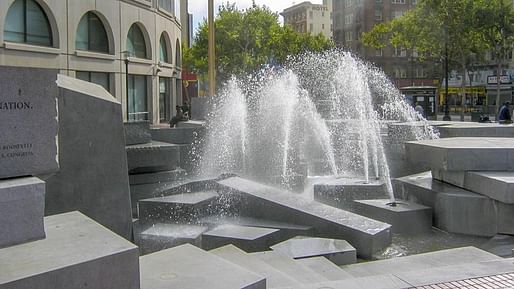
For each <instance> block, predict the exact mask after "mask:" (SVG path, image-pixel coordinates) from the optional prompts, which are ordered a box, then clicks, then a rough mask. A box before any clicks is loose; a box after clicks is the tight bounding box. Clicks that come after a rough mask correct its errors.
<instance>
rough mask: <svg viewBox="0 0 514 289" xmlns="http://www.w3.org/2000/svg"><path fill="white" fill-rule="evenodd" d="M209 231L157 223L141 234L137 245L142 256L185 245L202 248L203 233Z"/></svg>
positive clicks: (195, 226) (194, 227)
mask: <svg viewBox="0 0 514 289" xmlns="http://www.w3.org/2000/svg"><path fill="white" fill-rule="evenodd" d="M207 229H208V228H207V227H204V226H198V225H181V224H163V223H157V224H154V225H152V226H150V227H149V228H148V229H146V230H144V231H142V232H141V233H140V236H139V238H138V240H139V242H138V244H137V245H138V246H139V250H140V252H141V254H142V255H146V254H150V253H154V252H157V251H162V250H164V249H168V248H172V247H176V246H179V245H183V244H192V245H195V246H197V247H201V246H202V233H204V232H205V231H207Z"/></svg>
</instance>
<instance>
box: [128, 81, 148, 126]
mask: <svg viewBox="0 0 514 289" xmlns="http://www.w3.org/2000/svg"><path fill="white" fill-rule="evenodd" d="M148 116H149V115H148V110H147V87H146V76H144V75H133V74H129V76H128V117H129V119H128V120H129V121H138V120H148Z"/></svg>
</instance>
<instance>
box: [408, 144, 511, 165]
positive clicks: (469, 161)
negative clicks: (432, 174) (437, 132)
mask: <svg viewBox="0 0 514 289" xmlns="http://www.w3.org/2000/svg"><path fill="white" fill-rule="evenodd" d="M405 149H406V157H407V159H408V160H409V161H411V162H417V163H421V164H429V165H430V167H431V168H432V169H436V170H448V171H513V170H514V162H512V161H511V160H512V159H513V158H514V138H478V137H457V138H443V139H432V140H421V141H414V142H407V143H405Z"/></svg>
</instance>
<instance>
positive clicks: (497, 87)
mask: <svg viewBox="0 0 514 289" xmlns="http://www.w3.org/2000/svg"><path fill="white" fill-rule="evenodd" d="M496 69H497V71H496V105H495V107H494V109H495V115H496V117H495V120H496V121H498V116H499V115H500V76H501V69H502V62H501V59H498V67H497V68H496Z"/></svg>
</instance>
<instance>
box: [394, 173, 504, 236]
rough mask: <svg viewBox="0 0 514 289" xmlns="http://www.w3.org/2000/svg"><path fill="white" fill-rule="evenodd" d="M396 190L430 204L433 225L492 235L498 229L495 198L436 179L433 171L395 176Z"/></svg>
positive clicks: (409, 198)
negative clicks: (433, 177)
mask: <svg viewBox="0 0 514 289" xmlns="http://www.w3.org/2000/svg"><path fill="white" fill-rule="evenodd" d="M395 193H396V194H397V197H399V198H401V199H404V200H409V201H412V202H415V203H419V204H422V205H425V206H428V207H431V208H432V209H433V216H434V217H433V226H434V227H437V228H440V229H442V230H445V231H447V232H451V233H459V234H467V235H476V236H487V237H492V236H494V235H496V234H497V233H498V211H497V209H496V203H495V201H494V200H492V199H490V198H488V197H486V196H483V195H480V194H476V193H473V192H470V191H468V190H464V189H461V188H459V187H456V186H453V185H450V184H447V183H443V182H440V181H437V180H433V179H432V177H431V173H430V172H426V173H422V174H416V175H412V176H406V177H402V178H398V179H396V181H395ZM477 212H480V214H477Z"/></svg>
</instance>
